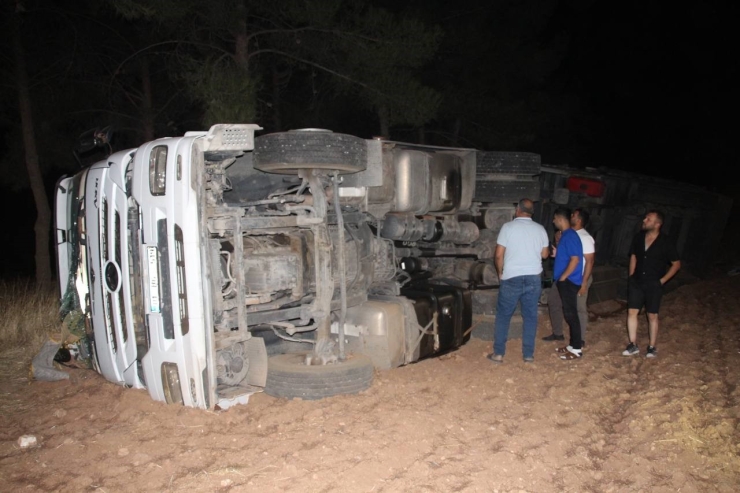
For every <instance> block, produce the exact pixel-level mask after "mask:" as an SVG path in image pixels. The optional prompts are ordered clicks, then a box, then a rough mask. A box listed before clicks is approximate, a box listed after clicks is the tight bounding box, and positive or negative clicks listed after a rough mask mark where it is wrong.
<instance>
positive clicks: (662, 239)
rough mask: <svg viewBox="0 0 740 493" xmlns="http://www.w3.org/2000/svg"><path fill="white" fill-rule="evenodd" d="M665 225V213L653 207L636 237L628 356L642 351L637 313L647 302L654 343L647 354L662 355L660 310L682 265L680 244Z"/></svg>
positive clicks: (650, 355)
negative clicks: (668, 285) (665, 289)
mask: <svg viewBox="0 0 740 493" xmlns="http://www.w3.org/2000/svg"><path fill="white" fill-rule="evenodd" d="M662 225H663V214H662V213H660V212H659V211H649V212H648V213H647V214H645V219H643V220H642V231H640V232H639V233H637V234H636V235H635V238H634V239H633V240H632V246H631V247H630V270H629V273H630V276H629V300H628V305H627V308H628V310H627V333H628V335H629V338H630V343H629V345H628V346H627V349H625V350H624V351H623V352H622V354H623V355H624V356H632V355H635V354H639V353H640V349H639V348H638V347H637V315H638V313H639V312H640V309H641V308H642V307H643V306H644V307H645V311H646V312H647V317H648V326H649V330H650V345H649V346H648V348H647V354H646V356H647V357H648V358H655V357H656V356H657V355H658V351H657V349H656V348H655V344H656V343H657V339H658V310H659V309H660V300H661V298H662V296H663V285H664V284H665V283H667V282H668V281H669V280H670V279H671V278H672V277H673V276H675V275H676V272H678V269H680V268H681V261H680V260H679V258H678V252H677V251H676V246H675V245H674V244H673V243H672V242H671V241H670V240H669V239H668V238H667V237H666V235H664V234H662V233H661V232H660V227H661V226H662ZM669 266H670V267H669Z"/></svg>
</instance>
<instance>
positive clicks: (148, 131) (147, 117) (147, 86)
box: [140, 55, 154, 142]
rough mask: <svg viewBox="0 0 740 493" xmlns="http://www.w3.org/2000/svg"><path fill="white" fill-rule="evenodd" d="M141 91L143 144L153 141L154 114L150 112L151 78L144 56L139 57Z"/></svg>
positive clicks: (146, 59) (147, 61)
mask: <svg viewBox="0 0 740 493" xmlns="http://www.w3.org/2000/svg"><path fill="white" fill-rule="evenodd" d="M140 63H141V65H140V68H141V89H142V91H141V92H142V94H143V98H144V100H143V101H142V105H143V114H142V115H141V116H142V125H143V127H144V142H149V141H152V140H154V112H153V111H152V78H151V75H150V74H149V59H148V58H147V56H146V55H144V56H143V57H141V62H140Z"/></svg>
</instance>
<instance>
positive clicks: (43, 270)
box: [11, 13, 52, 288]
mask: <svg viewBox="0 0 740 493" xmlns="http://www.w3.org/2000/svg"><path fill="white" fill-rule="evenodd" d="M11 38H12V40H11V41H12V44H13V58H14V61H15V78H16V86H17V90H18V107H19V110H20V117H21V128H22V130H23V147H24V150H25V157H26V169H27V170H28V178H29V181H30V183H31V191H32V193H33V200H34V202H35V204H36V223H35V224H34V231H35V233H36V255H35V260H36V283H37V284H38V285H39V287H42V288H46V287H48V286H50V285H51V280H52V274H51V254H50V251H49V246H50V245H49V243H50V242H49V239H50V238H49V233H50V231H51V209H50V208H49V198H48V197H47V196H46V190H45V189H44V179H43V175H42V174H41V166H40V164H39V154H38V150H37V149H36V135H35V133H34V130H33V113H32V110H31V94H30V92H29V87H28V73H27V72H26V59H25V52H24V50H23V42H22V40H21V29H20V18H19V16H18V14H17V13H15V14H13V20H12V28H11Z"/></svg>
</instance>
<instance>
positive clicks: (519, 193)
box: [474, 178, 540, 204]
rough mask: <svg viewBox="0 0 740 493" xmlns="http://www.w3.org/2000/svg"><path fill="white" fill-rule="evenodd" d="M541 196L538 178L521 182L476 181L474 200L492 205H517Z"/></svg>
mask: <svg viewBox="0 0 740 493" xmlns="http://www.w3.org/2000/svg"><path fill="white" fill-rule="evenodd" d="M539 196H540V182H539V180H538V179H537V178H528V179H521V180H500V181H498V180H497V181H488V180H476V182H475V196H474V200H476V201H479V202H491V203H502V204H503V203H516V202H518V201H519V199H521V198H524V197H527V198H530V199H532V200H537V199H538V198H539Z"/></svg>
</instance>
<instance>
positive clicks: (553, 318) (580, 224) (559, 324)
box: [542, 208, 596, 349]
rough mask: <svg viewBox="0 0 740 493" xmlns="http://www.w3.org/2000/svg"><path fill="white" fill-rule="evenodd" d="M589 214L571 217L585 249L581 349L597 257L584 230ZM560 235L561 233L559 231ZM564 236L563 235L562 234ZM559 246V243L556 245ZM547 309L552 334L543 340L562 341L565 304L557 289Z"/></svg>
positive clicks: (580, 296)
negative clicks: (592, 274) (595, 258)
mask: <svg viewBox="0 0 740 493" xmlns="http://www.w3.org/2000/svg"><path fill="white" fill-rule="evenodd" d="M589 217H590V215H589V213H588V211H586V210H583V209H580V208H579V209H575V210H574V211H573V213H572V214H571V215H570V226H571V228H573V230H574V231H575V232H576V233H577V234H578V237H579V238H580V239H581V246H582V247H583V283H582V284H581V289H580V290H579V291H578V321H579V322H580V323H581V349H583V344H585V342H584V341H585V340H586V328H587V326H588V307H587V305H586V302H587V300H588V290H589V289H591V283H592V282H593V279H592V278H591V273H592V271H593V268H594V257H595V256H596V242H595V241H594V239H593V237H592V236H591V235H590V234H588V231H586V230H585V229H584V228H585V227H586V225H587V224H588V220H589ZM558 233H560V231H558ZM561 234H562V233H561ZM555 245H556V246H557V243H556V244H555ZM547 307H548V310H549V312H550V323H551V325H552V334H550V335H549V336H545V337H543V338H542V340H543V341H562V340H564V339H565V336H563V304H562V301H561V299H560V292H559V291H558V290H557V288H556V287H553V288H551V289H550V291H549V293H548V296H547Z"/></svg>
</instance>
